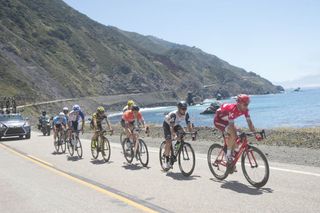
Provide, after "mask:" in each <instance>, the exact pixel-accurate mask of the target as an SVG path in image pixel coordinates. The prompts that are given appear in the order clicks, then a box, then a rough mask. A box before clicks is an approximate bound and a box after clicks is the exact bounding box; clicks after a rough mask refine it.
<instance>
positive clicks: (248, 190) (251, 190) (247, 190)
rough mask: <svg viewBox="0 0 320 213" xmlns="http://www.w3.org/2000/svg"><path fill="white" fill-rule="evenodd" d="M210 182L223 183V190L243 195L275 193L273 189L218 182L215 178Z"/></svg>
mask: <svg viewBox="0 0 320 213" xmlns="http://www.w3.org/2000/svg"><path fill="white" fill-rule="evenodd" d="M210 180H212V181H215V182H220V183H222V185H221V188H223V189H230V190H232V191H235V192H238V193H242V194H248V195H262V194H265V193H273V189H270V188H259V189H258V188H255V187H253V186H251V185H246V184H243V183H239V182H238V181H225V180H223V181H218V180H215V179H213V178H211V179H210Z"/></svg>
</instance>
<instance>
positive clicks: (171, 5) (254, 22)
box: [64, 0, 320, 83]
mask: <svg viewBox="0 0 320 213" xmlns="http://www.w3.org/2000/svg"><path fill="white" fill-rule="evenodd" d="M64 1H65V2H66V3H67V4H69V5H70V6H71V7H73V8H74V9H76V10H78V11H79V12H81V13H84V14H85V15H87V16H88V17H90V18H92V19H93V20H96V21H98V22H100V23H102V24H104V25H110V26H115V27H117V28H120V29H122V30H126V31H132V32H137V33H140V34H142V35H153V36H156V37H158V38H161V39H164V40H167V41H170V42H174V43H178V44H185V45H188V46H196V47H198V48H200V49H202V50H203V51H205V52H207V53H209V54H213V55H216V56H218V57H219V58H221V59H223V60H225V61H227V62H229V63H230V64H232V65H235V66H238V67H242V68H244V69H246V70H247V71H253V72H255V73H257V74H259V75H260V76H262V77H264V78H267V79H268V80H270V81H272V82H275V83H279V82H285V81H292V80H296V79H299V78H302V77H304V76H309V75H320V1H319V0H259V1H257V0H90V1H89V0H64Z"/></svg>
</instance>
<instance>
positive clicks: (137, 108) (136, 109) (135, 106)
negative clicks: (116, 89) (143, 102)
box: [131, 105, 140, 111]
mask: <svg viewBox="0 0 320 213" xmlns="http://www.w3.org/2000/svg"><path fill="white" fill-rule="evenodd" d="M131 110H132V111H139V110H140V108H139V107H138V106H137V105H133V106H132V107H131Z"/></svg>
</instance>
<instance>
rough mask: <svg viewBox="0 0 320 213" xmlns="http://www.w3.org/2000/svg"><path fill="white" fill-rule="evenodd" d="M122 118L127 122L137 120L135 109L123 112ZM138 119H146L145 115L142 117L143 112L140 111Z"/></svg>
mask: <svg viewBox="0 0 320 213" xmlns="http://www.w3.org/2000/svg"><path fill="white" fill-rule="evenodd" d="M122 119H123V120H124V121H125V122H127V123H132V122H134V121H135V117H134V114H133V111H131V110H127V111H125V112H124V113H123V115H122ZM137 120H138V121H143V120H144V119H143V117H142V114H141V112H138V116H137Z"/></svg>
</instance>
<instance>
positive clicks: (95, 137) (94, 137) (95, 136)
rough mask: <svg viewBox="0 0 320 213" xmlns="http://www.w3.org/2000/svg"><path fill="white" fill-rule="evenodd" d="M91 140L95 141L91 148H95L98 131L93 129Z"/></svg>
mask: <svg viewBox="0 0 320 213" xmlns="http://www.w3.org/2000/svg"><path fill="white" fill-rule="evenodd" d="M91 141H95V143H93V148H95V147H96V145H97V142H98V133H97V132H96V131H94V133H93V135H92V138H91Z"/></svg>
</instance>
